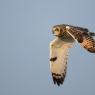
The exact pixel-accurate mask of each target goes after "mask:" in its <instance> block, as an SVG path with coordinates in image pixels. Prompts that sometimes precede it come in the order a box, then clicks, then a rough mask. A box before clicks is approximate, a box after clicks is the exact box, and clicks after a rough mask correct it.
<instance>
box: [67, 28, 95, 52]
mask: <svg viewBox="0 0 95 95" xmlns="http://www.w3.org/2000/svg"><path fill="white" fill-rule="evenodd" d="M66 29H67V32H68V33H69V34H70V35H71V36H72V37H73V38H74V39H75V40H77V41H78V42H79V43H80V44H81V46H82V47H84V48H85V49H86V50H87V51H89V52H91V53H95V40H94V39H93V37H92V36H91V35H90V34H89V32H86V31H82V30H79V29H75V28H74V27H69V26H67V27H66Z"/></svg>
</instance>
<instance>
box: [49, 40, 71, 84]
mask: <svg viewBox="0 0 95 95" xmlns="http://www.w3.org/2000/svg"><path fill="white" fill-rule="evenodd" d="M70 46H71V43H65V42H63V41H61V40H59V39H55V40H53V41H52V42H51V43H50V69H51V72H52V78H53V82H54V84H57V85H58V86H59V85H60V84H63V82H64V79H65V76H66V69H67V56H68V49H69V48H70Z"/></svg>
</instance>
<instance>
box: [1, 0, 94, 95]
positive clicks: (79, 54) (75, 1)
mask: <svg viewBox="0 0 95 95" xmlns="http://www.w3.org/2000/svg"><path fill="white" fill-rule="evenodd" d="M62 23H66V24H72V25H78V26H83V27H87V28H89V30H90V31H95V0H0V95H95V54H91V53H88V52H87V51H86V50H84V49H83V48H81V47H80V45H77V44H76V45H75V46H74V47H73V48H72V49H70V56H69V59H68V70H67V76H66V80H65V82H64V84H63V85H62V86H61V87H57V86H56V85H53V81H52V77H51V73H50V69H49V43H50V41H51V40H52V39H53V38H54V37H53V35H52V33H51V28H52V26H53V25H56V24H62Z"/></svg>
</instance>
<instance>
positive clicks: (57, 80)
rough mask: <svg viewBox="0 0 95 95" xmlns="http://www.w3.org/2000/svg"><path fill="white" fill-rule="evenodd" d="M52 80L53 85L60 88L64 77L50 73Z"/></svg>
mask: <svg viewBox="0 0 95 95" xmlns="http://www.w3.org/2000/svg"><path fill="white" fill-rule="evenodd" d="M52 78H53V82H54V84H57V85H58V86H60V85H62V84H63V82H64V79H65V75H64V74H55V73H52Z"/></svg>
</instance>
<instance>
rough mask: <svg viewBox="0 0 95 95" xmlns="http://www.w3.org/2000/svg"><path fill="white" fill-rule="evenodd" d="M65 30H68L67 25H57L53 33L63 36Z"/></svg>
mask: <svg viewBox="0 0 95 95" xmlns="http://www.w3.org/2000/svg"><path fill="white" fill-rule="evenodd" d="M64 32H66V26H65V25H63V24H62V25H55V26H53V28H52V33H53V35H54V36H58V37H60V36H63V34H64Z"/></svg>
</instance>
